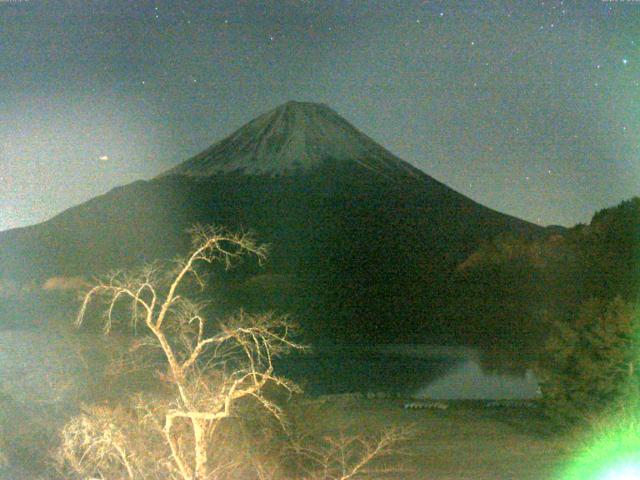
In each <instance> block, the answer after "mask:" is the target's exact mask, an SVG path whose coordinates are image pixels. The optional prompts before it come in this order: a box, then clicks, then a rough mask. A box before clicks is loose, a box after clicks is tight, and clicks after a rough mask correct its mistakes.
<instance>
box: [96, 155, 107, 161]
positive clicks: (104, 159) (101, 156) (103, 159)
mask: <svg viewBox="0 0 640 480" xmlns="http://www.w3.org/2000/svg"><path fill="white" fill-rule="evenodd" d="M98 160H101V161H103V162H106V161H107V160H109V155H100V156H99V157H98Z"/></svg>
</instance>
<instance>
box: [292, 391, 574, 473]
mask: <svg viewBox="0 0 640 480" xmlns="http://www.w3.org/2000/svg"><path fill="white" fill-rule="evenodd" d="M402 407H403V402H402V400H387V399H385V400H377V399H376V400H368V399H358V400H352V401H335V402H326V403H324V404H313V403H307V404H305V405H304V407H301V408H300V409H299V411H298V415H300V416H301V417H302V418H303V421H304V422H305V425H306V428H308V429H310V430H312V431H314V434H315V435H318V436H322V435H337V434H339V433H340V432H345V433H347V434H367V433H374V432H376V431H380V430H383V429H385V428H391V427H411V428H412V430H413V434H414V440H412V441H410V442H408V443H407V444H406V445H404V446H403V447H402V453H403V454H402V456H401V457H402V467H403V469H404V470H406V471H407V473H403V474H400V475H398V476H395V477H393V478H397V479H400V478H402V479H413V480H423V479H424V480H427V479H428V480H466V479H468V480H502V479H505V480H509V479H515V480H548V479H552V478H554V472H556V471H557V469H558V466H559V465H560V464H561V463H562V462H563V461H564V460H566V459H567V458H568V456H569V453H570V452H569V449H568V448H567V446H566V445H567V443H566V440H563V439H562V438H560V437H558V436H554V435H551V434H550V432H549V431H548V428H547V425H546V423H545V421H544V420H543V419H542V418H541V417H540V415H539V414H538V413H536V412H531V411H528V410H525V409H499V410H491V409H486V408H484V406H483V403H482V402H453V403H450V406H449V408H448V409H447V410H405V409H404V408H402Z"/></svg>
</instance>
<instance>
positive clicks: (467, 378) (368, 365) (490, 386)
mask: <svg viewBox="0 0 640 480" xmlns="http://www.w3.org/2000/svg"><path fill="white" fill-rule="evenodd" d="M487 364H490V365H492V368H491V370H489V369H486V368H483V367H482V366H483V365H487ZM280 367H281V368H280V370H281V371H280V373H282V374H284V375H286V376H289V377H290V378H292V379H293V380H295V381H297V382H300V383H302V384H303V386H304V387H305V391H306V392H307V393H309V394H312V395H322V394H335V393H350V392H359V393H368V392H375V393H378V392H385V393H392V394H402V395H406V396H412V397H418V398H433V399H440V400H444V399H449V400H455V399H457V400H472V399H475V400H477V399H486V400H497V399H533V398H537V397H538V396H539V388H538V382H537V380H536V378H535V375H534V374H533V372H532V371H531V370H530V369H527V368H526V367H525V366H522V365H521V366H520V367H519V368H514V367H513V365H509V368H505V369H499V368H497V366H496V365H495V364H492V363H491V362H490V361H488V360H487V358H486V355H482V354H481V352H480V351H479V350H478V349H473V348H468V347H442V346H430V345H380V346H371V347H363V346H340V347H329V348H327V347H325V348H321V349H315V350H314V351H313V352H312V353H311V354H307V355H295V356H293V357H290V358H288V359H285V360H284V361H283V362H281V364H280Z"/></svg>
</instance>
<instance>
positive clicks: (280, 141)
mask: <svg viewBox="0 0 640 480" xmlns="http://www.w3.org/2000/svg"><path fill="white" fill-rule="evenodd" d="M328 161H337V162H355V163H357V164H359V165H360V166H362V167H365V168H368V169H370V170H373V171H376V172H379V173H381V174H386V175H388V174H393V173H395V174H397V173H399V172H400V171H401V172H403V173H404V174H409V175H412V176H415V175H418V170H417V169H415V168H414V167H412V166H410V165H409V164H407V163H406V162H404V161H402V160H400V159H399V158H398V157H396V156H395V155H393V154H392V153H391V152H389V151H388V150H386V149H385V148H384V147H382V146H381V145H379V144H378V143H376V142H374V141H373V140H372V139H371V138H369V137H368V136H367V135H365V134H364V133H362V132H360V131H359V130H358V129H356V128H355V127H354V126H353V125H351V124H350V123H349V122H347V121H346V120H345V119H344V118H342V117H341V116H340V115H338V114H337V113H336V112H335V111H333V110H332V109H331V108H329V107H328V106H326V105H323V104H317V103H304V102H288V103H286V104H284V105H281V106H279V107H277V108H275V109H274V110H271V111H270V112H267V113H265V114H263V115H261V116H259V117H257V118H256V119H254V120H252V121H251V122H249V123H247V124H246V125H244V126H243V127H241V128H240V129H238V130H236V131H235V132H234V133H232V134H231V135H229V136H228V137H227V138H225V139H223V140H221V141H220V142H218V143H215V144H214V145H212V146H211V147H209V148H208V149H207V150H205V151H203V152H202V153H200V154H198V155H196V156H194V157H192V158H190V159H189V160H187V161H186V162H183V163H181V164H180V165H178V166H176V167H174V168H173V169H171V170H169V171H167V172H165V174H164V175H172V174H175V175H187V176H210V175H215V174H217V173H225V172H239V173H243V174H249V175H270V176H275V175H288V174H294V173H300V172H305V171H308V170H310V169H312V168H315V167H318V166H320V165H322V164H323V163H325V162H328Z"/></svg>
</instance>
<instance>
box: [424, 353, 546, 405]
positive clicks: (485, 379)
mask: <svg viewBox="0 0 640 480" xmlns="http://www.w3.org/2000/svg"><path fill="white" fill-rule="evenodd" d="M414 396H416V397H420V398H433V399H438V400H445V399H448V400H452V399H465V400H488V399H491V400H498V399H532V398H537V397H538V396H539V389H538V381H537V380H536V378H535V375H534V374H533V372H532V371H531V370H526V371H525V373H524V374H523V375H518V374H510V373H492V372H486V371H484V370H483V369H482V368H481V367H480V365H479V364H478V362H477V361H476V360H466V361H464V362H462V363H461V364H458V365H456V366H455V368H453V369H452V370H451V371H449V372H447V373H446V374H445V375H444V376H442V377H441V378H438V379H437V380H435V381H433V382H431V383H429V384H427V385H425V386H423V387H422V388H420V389H418V390H417V391H416V392H415V393H414Z"/></svg>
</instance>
